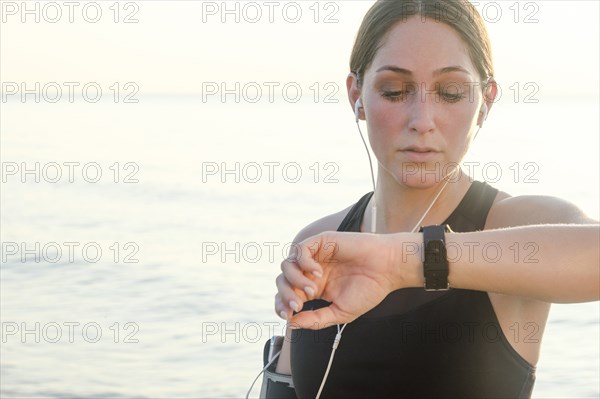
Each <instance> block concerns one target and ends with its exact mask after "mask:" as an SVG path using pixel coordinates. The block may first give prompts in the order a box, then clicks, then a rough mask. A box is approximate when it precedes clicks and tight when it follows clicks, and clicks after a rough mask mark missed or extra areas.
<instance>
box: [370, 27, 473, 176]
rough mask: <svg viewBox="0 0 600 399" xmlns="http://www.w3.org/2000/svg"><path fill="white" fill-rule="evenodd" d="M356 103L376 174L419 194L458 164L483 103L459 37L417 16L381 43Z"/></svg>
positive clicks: (389, 34) (396, 29)
mask: <svg viewBox="0 0 600 399" xmlns="http://www.w3.org/2000/svg"><path fill="white" fill-rule="evenodd" d="M361 97H362V102H363V106H364V115H365V118H366V122H367V126H368V129H369V139H370V142H371V147H372V148H373V151H374V152H375V155H376V157H377V159H378V160H379V165H380V174H381V173H383V174H386V173H387V174H388V175H389V177H391V178H393V179H395V180H396V181H397V182H398V183H399V184H403V185H407V186H411V187H422V188H425V187H431V186H432V185H434V184H435V183H439V182H440V180H441V178H443V177H444V176H445V175H448V174H449V173H451V171H452V170H453V169H454V168H455V167H456V166H457V164H458V163H459V162H460V161H461V160H462V158H463V156H464V155H465V153H466V151H467V149H468V147H469V143H470V142H471V139H472V137H473V134H474V133H475V130H476V128H477V123H478V117H479V114H480V113H479V111H480V109H481V106H482V104H483V95H482V87H481V78H480V77H479V74H478V73H477V70H476V68H475V67H474V66H473V63H472V62H471V59H470V57H469V54H468V50H467V47H466V45H465V44H464V43H463V41H462V39H461V37H460V36H459V34H458V33H457V32H456V31H454V29H452V28H451V27H449V26H448V25H445V24H443V23H439V22H435V21H433V20H431V19H430V18H428V19H427V20H426V22H422V20H421V18H420V17H412V18H410V19H408V20H406V21H403V22H400V23H397V24H396V25H395V26H394V27H393V28H392V29H391V30H390V31H389V32H388V34H387V35H386V36H385V38H384V42H383V46H382V47H381V48H380V49H379V51H378V52H377V54H376V56H375V58H374V59H373V62H372V64H371V66H370V67H369V68H368V69H367V70H366V71H365V75H364V79H363V84H362V87H361ZM381 177H382V178H385V176H381Z"/></svg>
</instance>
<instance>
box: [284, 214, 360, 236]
mask: <svg viewBox="0 0 600 399" xmlns="http://www.w3.org/2000/svg"><path fill="white" fill-rule="evenodd" d="M353 206H354V205H350V206H349V207H347V208H345V209H343V210H341V211H339V212H336V213H333V214H331V215H327V216H325V217H322V218H321V219H318V220H315V221H314V222H312V223H311V224H309V225H308V226H306V227H304V228H303V229H302V230H300V231H299V232H298V234H297V235H296V237H295V238H294V242H296V243H297V242H301V241H304V240H305V239H307V238H309V237H312V236H314V235H317V234H319V233H322V232H324V231H336V230H337V229H338V227H339V226H340V223H342V221H343V220H344V217H346V215H347V214H348V212H350V209H352V207H353Z"/></svg>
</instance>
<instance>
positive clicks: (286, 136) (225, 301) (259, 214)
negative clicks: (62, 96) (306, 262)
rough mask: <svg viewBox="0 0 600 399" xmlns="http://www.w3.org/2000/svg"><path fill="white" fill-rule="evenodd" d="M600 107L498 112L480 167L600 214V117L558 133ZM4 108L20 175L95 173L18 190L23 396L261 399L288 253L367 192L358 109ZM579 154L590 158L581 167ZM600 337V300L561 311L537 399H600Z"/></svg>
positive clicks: (16, 268) (13, 295)
mask: <svg viewBox="0 0 600 399" xmlns="http://www.w3.org/2000/svg"><path fill="white" fill-rule="evenodd" d="M597 107H598V104H597V103H583V104H572V105H571V108H570V109H565V106H564V104H559V103H557V104H555V105H553V104H546V105H544V106H543V107H542V106H541V105H540V106H539V107H536V106H532V107H530V108H529V109H526V110H522V109H520V108H518V107H515V106H510V105H506V106H502V105H501V104H498V105H497V107H496V108H495V109H494V118H496V119H495V121H494V120H492V119H493V118H491V117H490V120H489V121H488V125H487V126H486V129H485V132H484V131H483V130H482V132H481V133H480V137H478V139H477V141H476V143H475V144H474V148H473V149H472V152H471V154H470V155H469V160H470V161H471V162H474V164H473V165H476V163H477V162H479V163H480V165H483V164H484V163H485V162H490V161H491V160H493V162H495V163H497V164H498V165H500V170H501V172H502V176H501V178H500V179H498V180H497V181H496V177H494V175H492V174H491V173H492V170H491V169H489V170H484V169H483V167H482V168H480V169H478V170H476V171H475V172H476V176H477V173H479V174H481V175H482V177H483V178H487V179H488V181H489V180H490V179H491V180H493V181H494V183H495V184H496V186H498V187H500V188H502V189H504V190H506V191H509V192H510V193H512V194H530V193H544V194H550V195H557V196H560V197H563V198H566V199H568V200H570V201H573V202H575V203H576V204H577V205H579V206H580V207H582V208H583V209H585V210H586V211H587V212H588V213H589V214H590V215H592V216H594V217H598V183H597V182H598V138H597V132H598V121H597V120H596V121H594V120H593V119H591V118H590V119H588V120H579V121H573V120H571V119H569V120H566V119H567V118H561V117H560V115H565V114H566V115H568V114H569V112H577V113H578V114H586V113H587V114H589V115H594V112H596V113H597ZM586 109H587V110H588V111H589V112H583V111H582V110H586ZM594 109H595V111H594ZM2 111H3V112H2V125H1V128H2V143H1V144H2V146H1V155H2V161H3V162H4V163H5V164H6V162H15V163H16V165H18V166H19V167H21V162H25V163H27V165H33V164H34V163H35V162H40V167H43V165H48V164H49V163H52V162H56V163H58V164H60V165H63V163H64V162H79V163H80V166H81V168H80V167H78V169H75V174H74V181H73V182H72V183H71V182H69V180H68V178H67V175H63V178H62V179H60V180H59V181H58V182H56V183H51V182H49V181H48V180H52V179H53V177H54V176H55V174H54V173H52V174H50V172H52V171H51V168H50V167H47V168H46V172H47V175H46V176H45V178H44V176H43V175H42V176H40V177H41V179H40V182H39V183H38V182H35V181H34V175H26V176H25V177H23V176H21V175H20V174H19V173H18V174H16V175H14V176H13V175H6V176H5V177H6V182H3V184H2V191H1V198H0V199H1V206H2V208H1V210H2V231H1V233H0V235H1V240H2V243H3V259H2V265H1V270H0V276H1V293H0V299H1V311H2V312H1V319H2V334H3V335H2V356H1V358H0V362H1V381H2V382H1V388H0V393H1V395H2V397H6V398H23V397H28V398H38V397H39V398H42V397H69V396H77V397H97V398H100V397H117V398H125V397H134V396H135V397H148V398H150V397H152V398H167V397H169V398H173V397H181V398H192V397H194V398H196V397H213V398H214V397H240V396H243V395H244V394H245V392H246V390H247V388H248V386H249V384H250V382H251V381H252V379H253V378H254V376H255V374H256V373H257V372H258V371H259V370H260V364H261V351H262V344H263V342H264V341H265V340H266V339H267V338H268V337H269V335H270V334H271V333H272V332H273V331H275V332H276V333H281V332H282V330H283V328H284V324H283V323H282V322H281V321H280V320H279V319H277V317H276V316H275V315H274V313H273V311H272V302H273V295H274V293H275V286H274V278H275V276H276V275H277V274H278V271H279V263H280V262H281V260H282V256H283V255H282V254H283V253H285V250H286V244H287V243H289V242H290V241H291V240H292V238H293V237H294V235H295V234H296V232H297V231H298V230H299V229H300V228H302V227H303V226H304V225H306V224H308V223H309V222H310V221H312V220H314V219H316V218H318V217H321V216H323V215H325V214H328V213H331V212H334V211H338V210H340V209H342V208H344V207H346V206H348V205H350V204H351V203H353V202H355V201H356V200H357V199H358V198H359V197H360V196H361V195H362V194H363V193H365V192H366V191H368V190H369V184H370V183H369V179H370V178H369V175H368V165H367V162H366V156H365V154H364V152H363V151H364V150H363V149H362V144H361V143H360V139H359V138H358V136H357V133H356V131H355V126H354V125H353V123H352V122H353V121H352V116H351V113H350V111H349V110H347V109H346V106H345V103H344V104H342V103H340V104H326V105H323V104H319V105H315V104H310V103H299V104H285V103H277V104H264V105H260V104H258V105H254V106H248V105H246V106H236V105H235V104H234V105H233V106H228V107H224V106H222V105H218V104H214V105H209V104H201V103H200V101H198V100H197V99H194V98H188V99H174V98H146V99H144V100H143V101H141V102H140V104H131V106H124V105H123V104H119V105H115V104H108V103H104V104H102V103H100V104H94V105H93V106H92V105H91V104H78V103H75V104H46V105H40V104H33V105H30V104H28V105H23V104H11V103H9V104H3V110H2ZM553 115H557V117H556V118H551V117H550V116H553ZM531 121H535V123H533V122H531ZM577 123H580V124H581V125H577ZM565 132H570V135H567V134H566V133H565ZM590 132H593V134H591V133H590ZM565 140H567V141H572V140H576V141H578V142H584V143H586V144H585V145H583V146H582V148H581V150H580V152H579V153H578V154H576V155H573V154H569V153H565V151H564V146H565ZM91 162H95V163H97V165H99V168H100V171H101V172H102V176H101V178H100V179H99V181H98V182H97V183H88V182H87V181H85V179H84V176H85V177H86V178H88V179H89V178H94V176H95V175H94V174H93V173H92V172H93V171H95V170H96V169H97V167H96V166H93V168H96V169H93V168H92V167H89V169H88V170H87V171H86V173H87V174H85V175H83V174H82V172H81V170H82V167H83V165H86V164H88V163H91ZM115 162H118V163H119V164H118V165H115ZM236 162H238V163H239V165H238V168H239V169H238V170H239V175H240V176H239V178H238V176H237V175H236V173H237V172H235V170H236V169H235V168H236ZM526 164H527V165H526ZM269 165H271V166H269ZM532 165H533V166H532ZM270 167H272V168H273V169H269V168H270ZM215 168H217V169H216V170H217V172H215ZM223 170H230V171H231V170H233V172H230V173H223ZM116 171H119V173H118V174H117V173H116ZM298 171H300V175H298V173H297V172H298ZM62 172H63V173H66V172H67V169H66V167H63V168H62ZM271 172H272V173H271ZM517 172H519V173H520V174H519V176H518V177H516V176H517V175H516V174H515V173H517ZM532 173H533V174H532ZM526 176H528V177H529V178H530V179H526V178H525V177H526ZM136 179H137V180H138V182H134V181H135V180H136ZM23 180H25V182H23ZM526 180H527V181H526ZM115 181H116V182H115ZM127 181H128V182H127ZM293 181H295V182H293ZM12 243H14V244H12ZM21 243H25V244H24V245H25V246H26V248H27V249H30V250H31V249H33V253H29V254H28V255H27V257H26V260H25V261H24V262H23V261H22V259H21V258H20V256H19V255H20V254H21V252H18V253H17V254H16V255H15V254H12V252H14V251H13V249H14V247H11V246H9V245H17V246H19V245H23V244H21ZM36 243H39V245H40V249H39V251H36V250H35V245H36ZM52 243H54V244H52ZM65 243H67V244H65ZM70 243H73V244H70ZM557 244H558V243H557ZM86 245H87V246H86ZM70 246H71V247H72V248H73V254H72V258H70V254H69V248H71V247H70ZM84 246H86V252H83V247H84ZM98 248H99V249H100V251H101V252H97V250H98ZM20 250H21V248H20V249H19V251H20ZM58 251H61V252H58ZM34 253H37V255H38V256H40V258H41V259H39V262H38V261H36V259H35V258H34V257H35V254H34ZM36 323H39V324H37V326H39V327H36ZM598 325H599V306H598V303H597V302H596V303H590V304H577V305H555V306H554V307H553V311H552V313H551V317H550V321H549V323H548V326H547V329H546V334H545V338H544V344H543V353H542V358H541V360H540V363H539V364H538V374H537V382H536V387H535V391H534V396H535V397H538V398H549V397H598V395H600V388H599V373H600V372H599V344H598V342H599V340H598V337H599V335H600V332H599V327H598ZM24 330H27V331H24ZM36 331H37V333H36ZM36 341H37V342H36Z"/></svg>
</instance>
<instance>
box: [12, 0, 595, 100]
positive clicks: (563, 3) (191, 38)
mask: <svg viewBox="0 0 600 399" xmlns="http://www.w3.org/2000/svg"><path fill="white" fill-rule="evenodd" d="M1 3H2V27H1V32H0V34H1V39H0V44H1V55H2V57H1V58H2V60H1V61H0V66H1V71H0V72H1V75H2V76H1V78H2V81H3V82H23V81H25V82H36V81H39V82H42V83H43V82H58V83H61V82H69V81H81V82H87V81H96V82H117V81H118V82H128V81H133V82H137V84H138V85H139V87H140V95H145V94H151V93H161V94H194V93H195V94H198V93H200V92H201V91H202V83H203V82H222V81H228V82H241V84H242V85H243V84H245V83H248V82H258V83H259V84H262V83H263V82H279V83H280V84H282V85H283V84H285V83H288V82H298V83H299V84H301V86H302V87H305V88H307V87H309V86H310V85H311V84H312V83H314V82H319V83H320V84H321V85H324V84H325V83H327V82H335V83H336V84H338V85H339V89H340V92H339V93H338V94H339V95H341V96H345V93H344V91H345V88H344V79H345V76H346V74H347V72H348V66H347V65H348V58H349V55H350V49H351V46H352V42H353V40H354V36H355V34H356V31H357V29H358V26H359V24H360V21H361V19H362V16H363V15H364V13H365V11H366V10H367V9H368V8H369V7H370V6H371V4H373V2H372V1H356V0H354V1H335V2H333V1H332V2H328V1H320V2H316V1H298V2H290V1H274V2H267V1H262V2H261V1H257V2H251V1H241V2H236V1H227V2H226V3H223V2H221V1H217V2H212V1H204V2H203V1H136V2H126V1H122V2H120V3H118V4H117V6H118V7H117V6H115V2H113V1H99V2H96V3H94V4H92V5H88V3H93V2H76V3H77V6H74V7H73V9H72V10H71V11H72V18H73V21H74V22H73V23H70V22H69V11H70V9H69V8H68V7H67V6H65V5H64V2H54V4H58V7H56V6H54V5H52V6H49V5H48V3H49V2H27V3H28V7H30V9H31V10H34V7H35V5H34V4H35V3H37V4H38V6H37V7H38V9H39V11H38V12H37V14H38V15H39V18H40V22H39V23H36V22H35V17H36V15H35V11H34V13H32V14H24V13H23V9H22V7H21V2H12V1H2V2H1ZM474 3H475V4H476V6H477V8H478V9H479V10H480V11H481V12H482V13H483V15H484V19H485V20H486V21H487V27H488V29H489V32H490V35H491V39H492V45H493V50H494V58H495V63H496V71H497V73H496V75H497V80H498V81H499V83H500V84H501V86H503V87H509V86H511V85H513V84H514V83H516V82H519V84H520V85H521V86H523V85H524V84H526V83H527V82H535V83H536V84H537V85H538V87H539V90H540V93H539V95H553V96H554V95H561V96H569V97H570V96H578V95H585V96H586V97H590V96H591V98H592V99H594V98H596V99H597V94H598V86H599V79H598V70H599V63H598V59H599V57H598V48H599V47H600V44H599V42H598V41H599V36H600V35H599V28H598V26H599V23H598V15H599V6H598V2H597V1H594V0H591V1H571V0H559V1H530V2H527V1H521V2H516V1H497V2H474ZM224 4H226V6H224ZM86 5H87V6H86ZM84 7H86V8H85V10H86V12H85V13H84V12H83V9H84ZM225 7H228V8H227V9H228V10H230V11H231V12H230V13H227V9H226V8H225ZM98 8H99V9H100V10H101V12H102V15H101V16H100V18H99V21H98V22H97V23H90V22H87V21H86V20H85V18H88V19H89V20H93V19H94V18H95V17H96V11H97V9H98ZM117 9H118V11H119V12H118V15H117V13H116V11H117ZM58 10H60V12H61V13H62V15H61V17H60V18H59V19H58V22H56V23H51V22H50V21H49V20H53V19H57V15H58V14H57V12H58ZM298 11H300V13H301V14H298ZM317 11H318V12H317ZM115 17H116V18H117V20H118V21H119V22H118V23H115V22H114V18H115ZM127 17H128V18H129V19H132V20H135V19H137V20H138V22H137V23H123V20H124V19H126V18H127ZM22 18H26V21H25V23H23V22H22V21H21V19H22ZM223 18H224V19H225V22H222V19H223ZM236 18H238V19H239V22H236ZM270 18H271V19H272V20H273V22H272V23H271V22H270V21H269V19H270ZM294 19H297V20H298V21H297V22H295V23H292V21H293V20H294ZM253 20H256V21H257V22H255V23H252V21H253ZM315 20H316V21H317V22H316V23H315ZM325 20H329V22H330V23H325ZM107 84H108V83H107ZM265 90H266V88H265Z"/></svg>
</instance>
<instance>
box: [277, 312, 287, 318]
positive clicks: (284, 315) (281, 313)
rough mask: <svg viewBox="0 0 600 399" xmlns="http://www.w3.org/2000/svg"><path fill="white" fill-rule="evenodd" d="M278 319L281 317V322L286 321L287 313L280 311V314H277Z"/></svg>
mask: <svg viewBox="0 0 600 399" xmlns="http://www.w3.org/2000/svg"><path fill="white" fill-rule="evenodd" d="M279 317H281V318H282V319H283V320H287V312H286V311H285V310H282V311H281V312H279Z"/></svg>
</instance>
